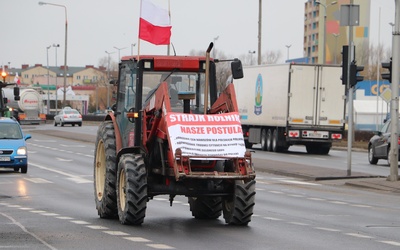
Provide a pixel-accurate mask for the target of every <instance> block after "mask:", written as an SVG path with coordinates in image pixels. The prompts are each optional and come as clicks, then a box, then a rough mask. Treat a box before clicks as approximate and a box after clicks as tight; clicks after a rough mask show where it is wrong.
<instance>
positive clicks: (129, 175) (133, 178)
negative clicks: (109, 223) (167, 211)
mask: <svg viewBox="0 0 400 250" xmlns="http://www.w3.org/2000/svg"><path fill="white" fill-rule="evenodd" d="M147 200H148V197H147V174H146V166H145V164H144V161H143V157H142V156H141V155H140V154H138V155H131V154H125V155H122V156H121V158H120V160H119V163H118V174H117V203H118V216H119V221H120V222H121V223H122V224H130V225H140V224H142V223H143V221H144V217H145V216H146V208H147Z"/></svg>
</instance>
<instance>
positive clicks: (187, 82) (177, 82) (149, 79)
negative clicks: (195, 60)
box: [142, 71, 205, 110]
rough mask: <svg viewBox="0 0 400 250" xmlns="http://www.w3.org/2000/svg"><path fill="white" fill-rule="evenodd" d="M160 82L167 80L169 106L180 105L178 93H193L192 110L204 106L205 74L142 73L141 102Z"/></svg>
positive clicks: (149, 95)
mask: <svg viewBox="0 0 400 250" xmlns="http://www.w3.org/2000/svg"><path fill="white" fill-rule="evenodd" d="M162 82H167V83H168V87H169V95H170V101H171V106H179V105H180V106H181V103H180V102H181V100H179V99H178V94H180V93H193V94H195V99H192V100H190V106H191V109H192V110H196V109H200V108H201V107H204V83H205V74H204V73H197V72H195V73H194V72H174V71H172V72H171V71H170V72H166V71H151V72H145V73H144V75H143V99H142V100H143V102H144V103H146V102H147V101H148V100H149V99H150V97H151V96H152V95H153V93H154V91H156V90H157V88H158V86H159V85H160V83H162Z"/></svg>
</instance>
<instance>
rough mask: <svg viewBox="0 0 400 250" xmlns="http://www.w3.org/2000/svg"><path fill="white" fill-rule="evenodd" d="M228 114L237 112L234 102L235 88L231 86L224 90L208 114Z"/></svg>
mask: <svg viewBox="0 0 400 250" xmlns="http://www.w3.org/2000/svg"><path fill="white" fill-rule="evenodd" d="M229 112H239V108H238V106H237V101H236V94H235V87H234V85H233V84H229V85H228V86H227V87H226V88H225V89H224V91H223V92H222V93H221V95H220V96H219V97H218V99H217V100H216V101H215V103H214V104H213V105H212V106H211V109H210V114H218V113H229Z"/></svg>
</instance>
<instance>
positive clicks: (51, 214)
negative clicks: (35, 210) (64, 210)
mask: <svg viewBox="0 0 400 250" xmlns="http://www.w3.org/2000/svg"><path fill="white" fill-rule="evenodd" d="M42 215H46V216H58V215H59V214H56V213H43V214H42Z"/></svg>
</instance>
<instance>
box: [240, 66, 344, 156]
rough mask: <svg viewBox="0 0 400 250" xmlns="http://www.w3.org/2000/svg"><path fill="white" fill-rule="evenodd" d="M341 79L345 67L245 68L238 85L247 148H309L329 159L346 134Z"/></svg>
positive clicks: (312, 152) (278, 150) (311, 151)
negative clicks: (257, 145) (330, 151)
mask: <svg viewBox="0 0 400 250" xmlns="http://www.w3.org/2000/svg"><path fill="white" fill-rule="evenodd" d="M341 74H342V71H341V67H338V66H329V65H315V64H281V65H260V66H250V67H245V68H244V78H242V79H237V80H234V81H233V84H234V86H235V90H236V96H237V103H238V106H239V113H240V117H241V123H242V129H243V133H244V137H245V142H246V147H247V148H251V147H252V146H253V145H254V144H261V148H262V150H266V151H274V152H280V151H286V150H287V149H288V148H289V147H290V146H291V145H304V146H305V147H306V150H307V152H308V153H310V154H328V153H329V150H330V148H331V147H332V142H333V141H335V140H341V139H342V137H343V132H344V128H345V112H346V110H345V109H346V98H345V97H346V95H345V86H344V85H342V82H341V80H340V76H341Z"/></svg>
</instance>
